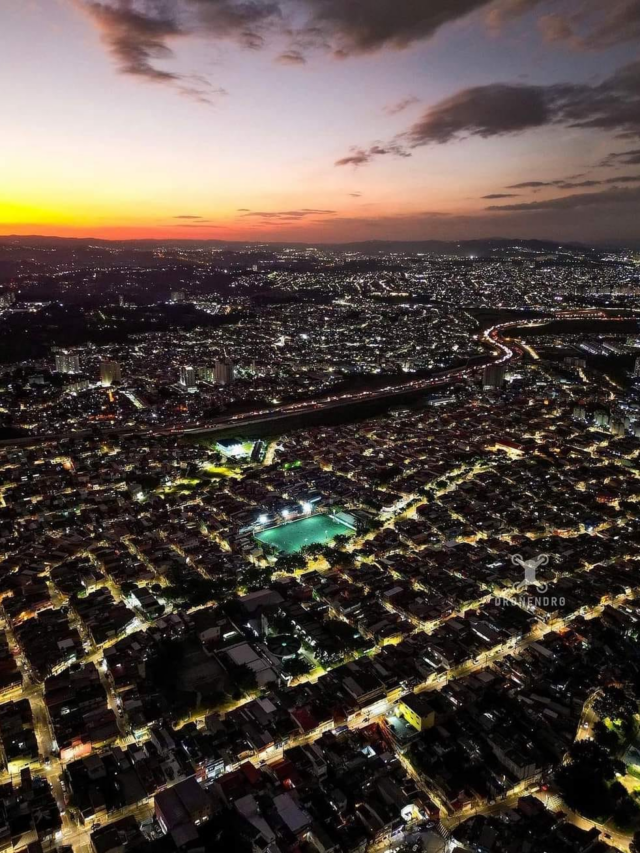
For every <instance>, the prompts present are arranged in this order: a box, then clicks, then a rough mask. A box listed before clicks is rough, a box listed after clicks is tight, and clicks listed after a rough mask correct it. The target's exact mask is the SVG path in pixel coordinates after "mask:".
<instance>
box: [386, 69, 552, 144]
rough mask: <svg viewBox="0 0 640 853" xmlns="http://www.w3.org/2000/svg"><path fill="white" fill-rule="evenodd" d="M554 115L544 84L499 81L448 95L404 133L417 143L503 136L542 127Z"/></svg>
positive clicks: (406, 137)
mask: <svg viewBox="0 0 640 853" xmlns="http://www.w3.org/2000/svg"><path fill="white" fill-rule="evenodd" d="M551 117H552V113H551V108H550V104H549V98H548V97H547V94H546V92H545V90H544V88H543V87H536V86H524V85H508V84H498V83H496V84H493V85H490V86H477V87H474V88H472V89H464V90H463V91H461V92H458V93H457V94H456V95H453V96H452V97H450V98H446V99H445V100H444V101H441V102H440V103H439V104H436V106H435V107H432V108H431V109H429V110H427V112H426V113H425V114H424V115H423V116H422V118H421V119H419V120H418V121H417V122H416V123H415V124H414V125H413V126H412V127H411V128H409V130H408V131H407V132H406V133H405V134H404V135H403V137H404V138H405V139H406V140H407V143H408V144H409V145H410V146H412V147H416V146H419V145H427V144H429V143H434V142H435V143H444V142H449V141H450V140H452V139H455V138H456V137H460V136H483V137H488V136H500V135H502V134H507V133H519V132H521V131H523V130H528V129H530V128H534V127H541V126H543V125H545V124H548V123H549V122H550V121H551Z"/></svg>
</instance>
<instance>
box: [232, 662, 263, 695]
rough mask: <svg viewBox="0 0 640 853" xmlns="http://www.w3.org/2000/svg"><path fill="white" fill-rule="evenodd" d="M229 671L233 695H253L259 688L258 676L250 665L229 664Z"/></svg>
mask: <svg viewBox="0 0 640 853" xmlns="http://www.w3.org/2000/svg"><path fill="white" fill-rule="evenodd" d="M227 671H228V673H229V681H230V682H231V686H232V688H233V695H238V694H242V693H251V692H252V691H254V690H255V689H256V688H257V686H258V682H257V680H256V674H255V672H254V671H253V670H252V669H251V667H250V666H249V665H248V664H246V663H240V664H229V665H228V666H227ZM238 698H239V697H238Z"/></svg>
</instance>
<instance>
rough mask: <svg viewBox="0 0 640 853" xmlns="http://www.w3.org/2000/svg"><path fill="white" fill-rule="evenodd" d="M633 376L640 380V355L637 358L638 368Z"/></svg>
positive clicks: (636, 367)
mask: <svg viewBox="0 0 640 853" xmlns="http://www.w3.org/2000/svg"><path fill="white" fill-rule="evenodd" d="M633 375H634V376H635V377H636V378H637V379H640V355H639V356H636V366H635V369H634V371H633Z"/></svg>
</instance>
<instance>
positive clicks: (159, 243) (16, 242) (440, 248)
mask: <svg viewBox="0 0 640 853" xmlns="http://www.w3.org/2000/svg"><path fill="white" fill-rule="evenodd" d="M28 246H31V247H33V248H37V249H48V248H51V249H55V248H73V247H76V246H77V247H78V248H90V247H94V248H108V247H111V248H113V247H118V246H121V247H122V248H129V249H140V250H150V249H158V248H162V247H174V248H194V247H198V246H202V247H203V248H206V247H212V248H213V247H215V248H223V249H224V248H226V249H229V250H234V249H235V250H238V249H249V250H255V249H258V248H264V249H277V248H300V247H308V248H318V249H325V250H326V249H334V250H335V251H340V252H360V253H363V254H369V255H372V254H373V255H378V254H384V253H389V252H409V253H412V254H418V253H426V254H443V255H460V256H464V255H479V256H486V255H490V254H493V253H495V252H500V251H505V252H506V251H508V250H511V251H513V250H517V249H519V250H521V251H522V250H525V251H529V252H543V253H545V252H549V253H557V252H559V251H562V250H563V249H570V250H574V251H580V252H584V253H587V254H588V253H591V252H598V251H602V250H603V249H604V248H605V247H595V246H587V245H585V244H580V243H558V242H555V241H551V240H519V239H517V238H508V237H495V238H491V239H484V240H449V241H447V240H363V241H359V242H349V243H316V242H312V241H299V242H288V241H258V240H253V241H243V240H199V239H184V238H181V239H174V240H171V239H167V240H151V239H139V240H104V239H100V238H96V237H56V236H47V235H37V234H34V235H26V236H22V235H7V236H0V249H1V248H11V247H20V248H26V247H28Z"/></svg>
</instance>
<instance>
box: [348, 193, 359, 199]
mask: <svg viewBox="0 0 640 853" xmlns="http://www.w3.org/2000/svg"><path fill="white" fill-rule="evenodd" d="M349 195H350V196H351V198H360V197H361V196H362V193H349Z"/></svg>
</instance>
